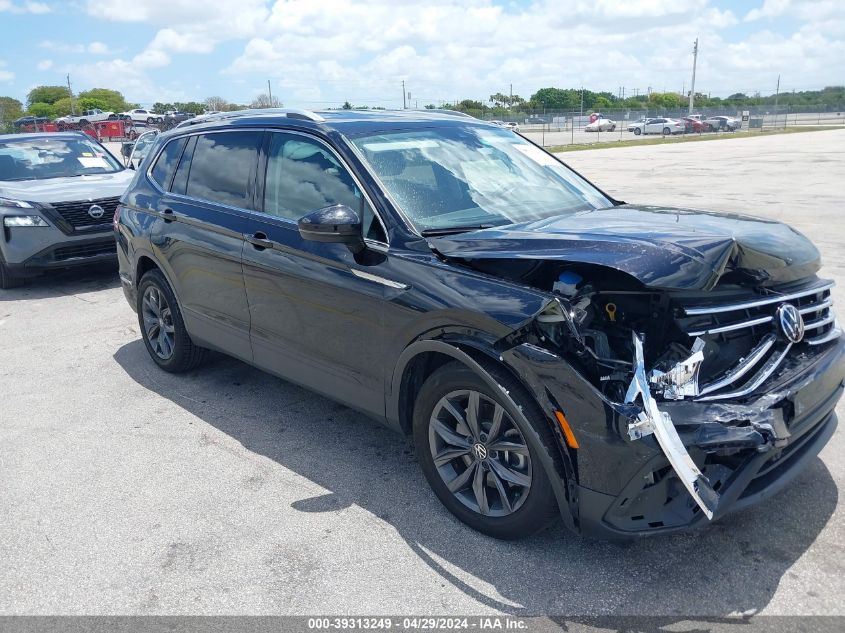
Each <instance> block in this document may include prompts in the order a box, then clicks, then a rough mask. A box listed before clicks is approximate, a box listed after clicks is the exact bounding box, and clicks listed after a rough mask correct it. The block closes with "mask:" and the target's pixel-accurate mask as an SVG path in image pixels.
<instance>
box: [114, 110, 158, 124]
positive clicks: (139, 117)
mask: <svg viewBox="0 0 845 633" xmlns="http://www.w3.org/2000/svg"><path fill="white" fill-rule="evenodd" d="M121 114H122V115H123V116H124V117H128V118H130V119H132V120H133V121H143V122H145V123H151V124H152V123H161V122H163V121H164V115H163V114H156V113H155V112H153V111H152V110H145V109H144V108H135V109H134V110H127V111H126V112H121Z"/></svg>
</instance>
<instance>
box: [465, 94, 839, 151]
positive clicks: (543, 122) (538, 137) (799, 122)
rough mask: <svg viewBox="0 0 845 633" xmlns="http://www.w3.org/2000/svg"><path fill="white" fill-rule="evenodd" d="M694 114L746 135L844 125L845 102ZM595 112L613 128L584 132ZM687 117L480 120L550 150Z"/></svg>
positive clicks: (641, 113)
mask: <svg viewBox="0 0 845 633" xmlns="http://www.w3.org/2000/svg"><path fill="white" fill-rule="evenodd" d="M694 113H695V114H697V115H700V116H701V117H702V118H704V119H707V118H710V117H717V116H722V117H729V118H731V119H735V120H736V121H737V123H738V124H739V127H738V128H737V129H738V130H741V131H745V132H762V131H766V130H768V131H771V130H782V129H784V128H790V127H798V128H801V127H816V126H841V127H845V103H842V104H834V105H822V106H819V105H815V106H790V105H783V106H774V105H761V106H739V107H724V106H723V107H707V108H694ZM595 114H601V116H602V118H605V119H610V120H611V121H612V122H613V123H615V125H614V126H613V129H612V130H610V129H607V128H606V127H602V128H601V130H599V131H587V130H586V129H585V128H587V126H588V125H589V124H590V123H591V122H592V119H593V118H595ZM688 116H689V111H688V109H687V108H682V109H681V108H677V109H670V108H650V109H642V110H635V109H611V110H602V111H601V112H600V113H593V112H582V111H580V110H578V111H571V110H548V109H544V110H521V111H518V112H506V113H502V112H495V113H485V114H484V115H483V117H481V118H483V119H485V120H488V121H502V122H505V123H516V124H517V126H518V131H519V132H520V133H521V134H523V135H525V136H527V137H529V138H530V139H531V140H532V141H534V142H536V143H538V144H540V145H542V146H543V147H548V146H554V145H571V144H591V143H596V142H608V141H612V140H626V139H628V138H633V133H632V132H629V131H628V128H629V126H633V125H634V124H636V123H637V122H639V121H641V120H642V119H650V118H666V119H684V118H685V117H688ZM723 129H724V128H723ZM715 131H716V130H711V129H709V127H707V128H705V129H703V130H700V129H693V128H692V126H691V125H686V126H685V127H684V129H683V131H682V132H681V133H680V134H679V135H678V136H685V135H689V134H705V133H711V132H715Z"/></svg>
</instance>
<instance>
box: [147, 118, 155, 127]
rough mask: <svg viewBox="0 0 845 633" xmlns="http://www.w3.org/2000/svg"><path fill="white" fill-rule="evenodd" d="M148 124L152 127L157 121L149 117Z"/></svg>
mask: <svg viewBox="0 0 845 633" xmlns="http://www.w3.org/2000/svg"><path fill="white" fill-rule="evenodd" d="M147 123H149V124H150V125H152V124H153V123H155V119H154V118H153V117H151V116H148V117H147Z"/></svg>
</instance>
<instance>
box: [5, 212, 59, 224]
mask: <svg viewBox="0 0 845 633" xmlns="http://www.w3.org/2000/svg"><path fill="white" fill-rule="evenodd" d="M3 226H50V225H49V224H47V221H46V220H44V218H42V217H40V216H37V215H7V216H6V217H5V218H3Z"/></svg>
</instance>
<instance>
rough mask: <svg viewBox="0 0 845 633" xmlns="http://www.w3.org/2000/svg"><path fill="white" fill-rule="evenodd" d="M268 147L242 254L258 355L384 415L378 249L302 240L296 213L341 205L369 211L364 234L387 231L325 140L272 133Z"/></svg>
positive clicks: (264, 363) (277, 369)
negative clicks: (361, 251)
mask: <svg viewBox="0 0 845 633" xmlns="http://www.w3.org/2000/svg"><path fill="white" fill-rule="evenodd" d="M265 154H266V176H265V179H264V181H263V206H262V212H261V213H255V214H253V216H254V219H253V223H252V226H251V231H250V232H249V233H248V234H247V235H246V236H245V237H246V245H245V247H244V257H243V262H244V281H245V284H246V291H247V299H248V302H249V310H250V316H251V320H252V325H251V328H250V337H251V341H252V347H253V355H254V362H255V364H256V365H258V366H260V367H262V368H264V369H266V370H268V371H271V372H273V373H275V374H277V375H280V376H282V377H284V378H286V379H288V380H290V381H292V382H296V383H299V384H301V385H304V386H306V387H308V388H309V389H312V390H314V391H317V392H320V393H323V394H325V395H328V396H330V397H331V398H333V399H335V400H338V401H340V402H343V403H345V404H348V405H350V406H353V407H355V408H358V409H361V410H364V411H367V412H369V413H373V414H376V415H382V414H383V413H384V380H383V368H382V362H381V354H382V345H381V340H382V335H381V333H382V313H383V306H384V300H385V294H384V293H385V286H384V285H383V284H381V283H379V280H378V278H377V277H376V278H375V279H374V278H373V277H372V275H376V276H377V274H378V272H377V269H378V260H379V255H378V254H377V253H375V254H374V253H372V252H371V253H368V255H369V257H368V259H367V263H366V264H362V263H359V261H363V260H361V259H360V258H358V261H356V257H355V256H354V255H353V254H352V252H350V250H349V249H348V248H347V247H346V246H345V245H343V244H327V243H319V242H309V241H306V240H303V239H302V238H301V237H300V235H299V231H298V230H297V225H296V221H297V220H298V219H299V218H301V217H302V216H304V215H306V214H307V213H309V212H310V211H314V210H316V209H319V208H322V207H326V206H329V205H332V204H345V205H347V206H349V207H351V208H353V209H354V210H356V211H358V213H359V214H360V215H361V216H362V217H363V218H364V221H365V226H367V229H365V230H366V231H367V233H366V235H367V236H368V237H370V238H375V239H377V240H384V234H383V231H382V230H381V228H380V225H379V224H378V222H377V220H375V221H374V216H373V212H372V209H371V207H370V206H369V204H368V202H367V201H366V199H365V197H364V194H363V192H362V191H361V189H360V187H359V186H358V185H357V184H356V181H355V179H354V178H353V177H352V175H351V173H350V172H349V170H348V169H346V167H345V166H344V164H343V162H342V161H341V160H340V158H339V157H338V156H337V155H336V154H335V153H334V152H333V151H332V150H331V149H330V148H329V147H328V146H327V145H326V144H324V143H323V142H322V141H319V140H317V139H316V138H313V137H310V136H306V135H303V134H298V133H293V132H273V133H269V134H268V136H267V139H266V140H265ZM370 226H372V227H373V228H372V230H369V227H370ZM385 248H386V246H385ZM368 275H369V276H368Z"/></svg>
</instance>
